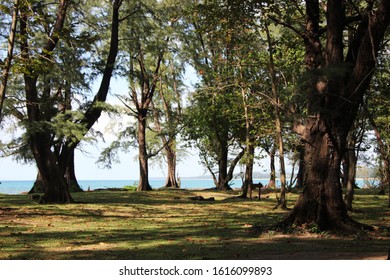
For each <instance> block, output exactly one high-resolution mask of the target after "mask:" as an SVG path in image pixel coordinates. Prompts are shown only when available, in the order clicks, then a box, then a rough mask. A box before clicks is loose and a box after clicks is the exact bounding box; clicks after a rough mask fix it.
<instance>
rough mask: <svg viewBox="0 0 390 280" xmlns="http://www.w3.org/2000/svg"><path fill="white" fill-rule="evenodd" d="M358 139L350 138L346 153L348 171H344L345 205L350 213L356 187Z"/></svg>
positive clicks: (351, 136)
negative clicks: (356, 146)
mask: <svg viewBox="0 0 390 280" xmlns="http://www.w3.org/2000/svg"><path fill="white" fill-rule="evenodd" d="M355 145H356V139H355V137H354V136H353V135H350V136H349V137H348V147H347V152H346V153H345V156H344V157H345V160H346V165H347V166H346V170H345V171H344V177H345V183H346V185H345V186H346V188H347V192H346V194H345V196H344V201H345V205H346V207H347V210H348V211H352V210H353V209H352V201H353V196H354V193H355V187H356V180H355V179H356V166H357V156H356V151H355Z"/></svg>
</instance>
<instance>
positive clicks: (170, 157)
mask: <svg viewBox="0 0 390 280" xmlns="http://www.w3.org/2000/svg"><path fill="white" fill-rule="evenodd" d="M165 155H166V158H167V167H168V176H167V180H166V181H165V185H164V187H165V188H180V186H179V184H178V182H177V180H176V152H175V151H174V150H173V149H172V148H171V147H166V148H165Z"/></svg>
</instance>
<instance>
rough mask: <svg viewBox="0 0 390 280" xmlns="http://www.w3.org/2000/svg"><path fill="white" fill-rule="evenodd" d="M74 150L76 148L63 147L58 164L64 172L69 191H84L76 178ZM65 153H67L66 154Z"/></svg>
mask: <svg viewBox="0 0 390 280" xmlns="http://www.w3.org/2000/svg"><path fill="white" fill-rule="evenodd" d="M74 152H75V150H74V149H73V148H69V149H66V148H63V152H62V153H61V156H60V157H59V160H58V164H59V166H60V168H61V170H62V172H63V177H64V179H65V182H66V184H67V186H68V188H69V191H70V192H83V189H82V188H81V187H80V185H79V183H78V182H77V178H76V172H75V158H74ZM64 153H66V156H65V155H64Z"/></svg>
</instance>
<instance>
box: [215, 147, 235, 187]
mask: <svg viewBox="0 0 390 280" xmlns="http://www.w3.org/2000/svg"><path fill="white" fill-rule="evenodd" d="M228 153H229V152H228V147H227V143H226V145H225V143H222V144H221V150H220V156H219V159H218V186H217V189H218V190H222V191H226V190H231V189H232V188H231V187H230V186H229V180H228V176H227V175H228Z"/></svg>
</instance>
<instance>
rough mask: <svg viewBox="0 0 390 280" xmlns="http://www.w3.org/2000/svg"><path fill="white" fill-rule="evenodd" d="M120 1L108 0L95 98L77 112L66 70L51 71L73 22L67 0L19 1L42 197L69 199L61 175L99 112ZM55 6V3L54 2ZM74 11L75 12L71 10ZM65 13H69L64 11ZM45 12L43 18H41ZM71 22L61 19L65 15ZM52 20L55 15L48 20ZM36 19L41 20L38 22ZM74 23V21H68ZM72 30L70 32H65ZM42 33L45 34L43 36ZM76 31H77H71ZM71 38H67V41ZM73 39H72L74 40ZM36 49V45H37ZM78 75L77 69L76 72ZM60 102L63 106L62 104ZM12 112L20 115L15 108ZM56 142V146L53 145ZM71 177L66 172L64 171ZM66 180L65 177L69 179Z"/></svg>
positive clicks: (29, 130)
mask: <svg viewBox="0 0 390 280" xmlns="http://www.w3.org/2000/svg"><path fill="white" fill-rule="evenodd" d="M121 4H122V1H113V3H112V7H113V9H112V28H111V40H110V50H109V53H108V58H107V61H106V65H105V67H103V68H104V70H103V77H102V81H101V85H100V88H99V90H98V93H97V94H96V95H95V97H94V100H93V101H92V102H90V103H88V104H87V105H86V106H85V107H84V108H79V110H78V111H77V112H72V111H70V110H69V109H70V107H69V106H67V105H66V104H67V103H69V101H70V99H69V93H70V91H69V85H70V83H69V82H70V81H72V79H71V77H70V74H69V73H66V74H65V75H64V77H63V78H62V79H60V78H59V77H57V76H56V75H55V70H60V72H61V67H60V64H59V62H58V61H59V60H60V56H61V53H58V52H57V51H58V50H59V48H60V47H61V44H62V42H68V43H71V42H70V41H71V40H72V39H74V40H75V41H77V39H80V38H82V37H83V36H82V35H80V36H79V37H78V38H77V39H76V38H72V36H71V32H72V31H74V30H76V31H75V32H76V33H77V32H82V28H75V29H72V28H74V26H76V25H77V23H75V22H78V21H77V20H75V22H73V21H72V17H71V16H69V15H70V14H72V13H70V12H69V11H71V8H72V5H71V4H70V1H66V0H63V1H60V2H59V4H58V7H57V9H53V8H52V7H53V4H52V3H49V4H47V3H35V2H32V3H29V2H23V4H21V6H20V15H21V16H20V24H19V25H20V27H19V29H20V45H21V58H22V61H21V62H22V66H20V67H19V69H21V70H20V71H21V72H22V73H23V80H24V84H25V89H24V91H25V99H26V104H27V121H26V124H27V125H26V135H27V137H26V139H27V141H28V144H29V146H30V149H31V153H32V155H33V157H34V160H35V162H36V164H37V167H38V170H39V174H40V176H41V179H42V182H43V184H44V188H45V193H44V195H43V197H42V198H41V202H50V203H53V202H54V203H56V202H59V203H64V202H65V203H66V202H68V203H69V202H72V201H73V199H72V197H71V195H70V193H69V186H68V184H67V181H66V180H65V179H64V176H65V177H66V176H67V175H69V176H71V171H72V169H73V168H72V163H73V155H74V150H75V148H76V147H77V145H78V144H79V143H80V141H81V140H83V139H85V135H86V134H87V132H88V131H89V130H90V129H91V127H92V126H93V124H94V123H95V122H96V120H97V119H98V118H99V116H100V114H101V112H102V109H103V106H101V104H102V102H104V101H105V99H106V96H107V93H108V89H109V84H110V79H111V76H112V72H113V69H114V64H115V58H116V54H117V52H118V28H119V22H120V19H119V8H120V6H121ZM54 7H55V6H54ZM72 15H74V14H72ZM68 16H69V17H68ZM42 18H44V19H45V21H42V20H41V19H42ZM67 18H68V19H69V20H70V24H67V23H66V19H67ZM51 20H53V21H54V23H53V24H51V22H50V21H51ZM39 24H41V25H39ZM72 24H73V26H72ZM69 30H71V31H70V32H68V31H69ZM42 37H43V38H47V39H46V40H42ZM76 37H77V36H76ZM68 40H70V41H68ZM73 43H74V42H73ZM37 50H38V51H37ZM81 76H82V74H81ZM61 108H62V109H61ZM13 114H14V115H18V116H19V117H21V118H22V116H23V113H22V112H20V111H18V110H16V111H15V112H14V113H13ZM56 147H60V149H58V150H57V151H56ZM69 178H70V177H69ZM69 181H70V180H68V182H69Z"/></svg>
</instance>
